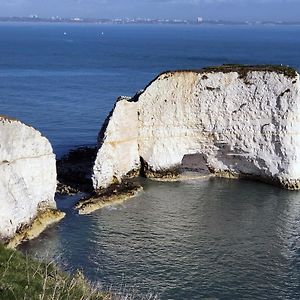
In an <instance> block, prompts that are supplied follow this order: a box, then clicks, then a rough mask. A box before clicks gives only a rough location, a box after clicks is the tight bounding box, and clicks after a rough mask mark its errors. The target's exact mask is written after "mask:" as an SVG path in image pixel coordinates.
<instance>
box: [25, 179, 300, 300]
mask: <svg viewBox="0 0 300 300" xmlns="http://www.w3.org/2000/svg"><path fill="white" fill-rule="evenodd" d="M59 201H61V202H60V203H61V204H60V205H61V207H62V206H64V208H63V209H64V210H65V211H66V212H67V217H66V219H65V220H63V221H62V222H61V223H60V224H58V225H57V226H55V227H53V228H51V229H49V230H47V231H46V232H45V233H43V234H42V235H41V236H40V237H39V238H38V239H36V240H34V241H31V242H28V243H26V244H24V245H23V246H22V247H21V249H22V251H25V252H27V253H29V254H30V255H33V256H37V257H40V258H43V257H45V255H46V257H47V258H48V259H54V260H57V261H58V262H59V264H61V265H62V266H63V268H65V269H66V270H68V271H72V270H75V269H81V270H83V272H84V273H85V274H86V276H87V277H88V278H89V279H90V280H92V281H93V282H98V283H100V284H101V285H102V286H104V287H106V288H109V287H110V286H113V287H114V288H115V289H120V288H124V289H127V290H129V291H134V293H135V294H139V295H146V294H147V293H149V292H151V293H155V294H157V295H159V296H160V298H161V299H203V298H204V299H205V298H213V299H233V298H238V299H241V298H243V299H253V298H255V299H266V298H268V299H275V298H284V299H297V298H299V296H300V283H299V282H300V254H299V248H300V245H299V238H298V237H299V234H300V217H299V211H300V194H299V193H298V192H289V191H284V190H281V189H279V188H276V187H272V186H268V185H266V184H260V183H253V182H250V181H244V180H227V179H217V178H211V179H204V180H195V181H193V180H191V181H185V182H172V183H166V182H152V181H149V180H146V181H145V183H144V192H142V193H141V194H140V195H139V196H137V197H136V198H133V199H130V200H128V201H127V202H124V203H123V204H122V205H116V206H111V207H108V208H104V209H102V210H98V211H96V212H94V213H92V214H90V215H87V216H78V215H77V214H75V213H74V211H73V210H72V209H71V208H70V207H68V204H67V202H66V201H68V199H64V200H59Z"/></svg>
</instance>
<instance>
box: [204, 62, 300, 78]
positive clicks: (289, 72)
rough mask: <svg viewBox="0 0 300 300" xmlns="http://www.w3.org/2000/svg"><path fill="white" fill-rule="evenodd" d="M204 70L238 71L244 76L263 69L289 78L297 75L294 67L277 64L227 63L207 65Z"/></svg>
mask: <svg viewBox="0 0 300 300" xmlns="http://www.w3.org/2000/svg"><path fill="white" fill-rule="evenodd" d="M203 70H204V71H205V72H222V73H229V72H238V73H239V75H240V77H245V76H246V75H247V73H248V72H253V71H265V72H276V73H279V74H284V75H285V76H287V77H289V78H295V77H297V71H296V70H295V69H294V68H291V67H288V66H277V65H256V66H255V65H254V66H251V65H239V64H229V65H222V66H215V67H207V68H204V69H203Z"/></svg>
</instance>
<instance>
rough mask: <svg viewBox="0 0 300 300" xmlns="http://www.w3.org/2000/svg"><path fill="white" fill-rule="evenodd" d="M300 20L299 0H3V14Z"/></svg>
mask: <svg viewBox="0 0 300 300" xmlns="http://www.w3.org/2000/svg"><path fill="white" fill-rule="evenodd" d="M30 14H38V15H39V16H42V17H49V16H56V15H58V16H63V17H75V16H79V17H99V18H106V17H107V18H117V17H149V18H162V17H163V18H188V19H193V18H196V17H197V16H203V17H204V18H206V19H224V20H241V19H242V20H271V19H272V20H300V0H0V15H1V16H28V15H30Z"/></svg>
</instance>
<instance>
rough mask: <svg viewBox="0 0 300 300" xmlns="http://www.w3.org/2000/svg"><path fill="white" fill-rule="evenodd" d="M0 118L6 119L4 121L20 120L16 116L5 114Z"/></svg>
mask: <svg viewBox="0 0 300 300" xmlns="http://www.w3.org/2000/svg"><path fill="white" fill-rule="evenodd" d="M0 120H4V121H18V120H17V119H15V118H11V117H9V116H5V115H0Z"/></svg>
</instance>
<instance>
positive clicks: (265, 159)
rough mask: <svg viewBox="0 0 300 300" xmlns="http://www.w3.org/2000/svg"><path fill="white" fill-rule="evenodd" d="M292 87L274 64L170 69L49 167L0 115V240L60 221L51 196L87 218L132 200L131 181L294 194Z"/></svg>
mask: <svg viewBox="0 0 300 300" xmlns="http://www.w3.org/2000/svg"><path fill="white" fill-rule="evenodd" d="M299 114H300V80H299V74H298V73H297V72H296V71H295V70H293V69H291V68H288V67H282V66H237V65H229V66H221V67H213V68H206V69H202V70H196V71H193V70H183V71H169V72H165V73H162V74H160V75H159V76H158V77H157V78H155V79H154V80H153V81H152V82H150V83H149V84H148V85H147V86H146V88H145V89H144V90H143V91H141V92H139V93H137V94H136V95H134V96H133V97H132V98H130V97H120V98H118V99H117V101H116V104H115V107H114V109H113V110H112V111H111V112H110V114H109V115H108V116H107V118H106V120H105V122H104V124H103V126H102V128H101V130H100V132H99V136H98V145H95V146H92V147H79V148H77V149H73V150H71V151H70V152H69V153H68V154H67V155H65V156H63V157H62V158H61V159H59V160H57V161H56V160H55V155H54V153H53V150H52V147H51V145H50V143H49V141H48V140H47V139H46V138H45V137H43V136H42V135H41V134H40V133H39V132H38V131H37V130H35V129H34V128H32V127H30V126H27V125H25V124H23V123H21V122H20V121H17V120H15V119H13V118H8V117H5V116H0V141H1V142H2V141H5V143H3V142H2V144H1V147H0V174H2V176H0V204H1V206H2V209H1V211H0V241H2V242H3V243H5V244H6V245H8V246H9V247H14V246H17V245H18V244H19V243H20V242H22V241H24V240H28V239H31V238H34V237H36V236H37V235H38V234H39V233H40V232H41V231H43V230H44V229H45V228H46V227H47V226H50V225H51V224H53V223H55V222H58V221H59V220H61V219H62V218H63V217H64V213H62V212H59V211H58V210H57V209H56V203H55V201H54V195H55V193H56V194H61V195H74V194H78V193H83V194H84V195H85V196H84V198H82V199H81V200H79V202H78V203H77V204H76V206H75V207H74V209H75V210H76V211H77V212H78V214H89V213H91V212H93V211H95V210H97V209H100V208H102V207H105V206H108V205H113V204H118V203H122V202H123V201H126V200H127V199H130V198H132V197H135V196H136V195H137V194H138V193H139V192H140V191H141V190H142V189H143V188H142V184H141V181H140V180H139V178H140V177H144V178H149V179H152V180H158V181H178V180H188V179H203V178H210V177H225V178H234V179H237V178H246V179H252V180H258V181H262V182H266V183H270V184H273V185H276V186H279V187H281V188H284V189H288V190H299V189H300V153H299V151H298V149H299V147H300V133H299V130H298V128H300V121H298V118H297V117H296V116H298V115H299Z"/></svg>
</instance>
